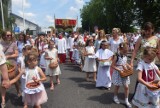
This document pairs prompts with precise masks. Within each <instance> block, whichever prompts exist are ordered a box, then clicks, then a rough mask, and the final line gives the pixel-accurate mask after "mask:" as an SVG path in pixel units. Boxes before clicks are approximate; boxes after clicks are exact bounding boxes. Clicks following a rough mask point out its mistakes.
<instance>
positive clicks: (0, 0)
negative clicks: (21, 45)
mask: <svg viewBox="0 0 160 108" xmlns="http://www.w3.org/2000/svg"><path fill="white" fill-rule="evenodd" d="M0 2H1V14H2V27H3V30H5V26H4V13H3V3H2V0H0Z"/></svg>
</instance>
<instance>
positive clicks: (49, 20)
mask: <svg viewBox="0 0 160 108" xmlns="http://www.w3.org/2000/svg"><path fill="white" fill-rule="evenodd" d="M46 21H48V22H49V23H54V18H53V17H52V16H50V15H46Z"/></svg>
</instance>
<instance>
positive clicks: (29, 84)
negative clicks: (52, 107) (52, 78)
mask: <svg viewBox="0 0 160 108" xmlns="http://www.w3.org/2000/svg"><path fill="white" fill-rule="evenodd" d="M39 86H40V83H37V82H28V83H27V84H26V87H27V88H29V89H35V88H37V87H39Z"/></svg>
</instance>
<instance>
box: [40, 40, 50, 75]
mask: <svg viewBox="0 0 160 108" xmlns="http://www.w3.org/2000/svg"><path fill="white" fill-rule="evenodd" d="M43 43H44V46H43V51H42V53H41V57H40V67H41V69H42V70H43V71H44V72H45V74H46V75H49V73H47V72H46V71H45V70H46V59H45V57H44V56H45V51H46V50H47V49H48V40H47V39H44V40H43Z"/></svg>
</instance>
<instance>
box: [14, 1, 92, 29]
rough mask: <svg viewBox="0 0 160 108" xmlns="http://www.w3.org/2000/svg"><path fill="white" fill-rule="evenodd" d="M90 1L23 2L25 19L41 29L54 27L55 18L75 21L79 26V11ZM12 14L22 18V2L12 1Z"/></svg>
mask: <svg viewBox="0 0 160 108" xmlns="http://www.w3.org/2000/svg"><path fill="white" fill-rule="evenodd" d="M89 1H90V0H23V2H24V13H25V18H26V19H27V20H29V21H32V22H34V23H36V24H38V25H39V26H41V27H49V26H53V25H54V14H55V18H67V19H76V18H77V16H78V19H79V20H78V26H81V19H80V9H81V8H82V7H83V5H85V4H86V2H89ZM12 12H13V13H15V14H17V15H19V16H21V17H22V16H23V9H22V0H12Z"/></svg>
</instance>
